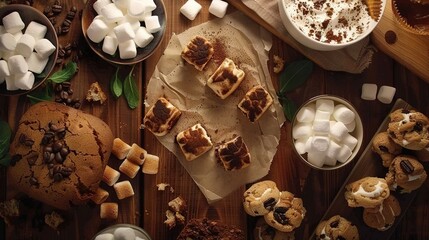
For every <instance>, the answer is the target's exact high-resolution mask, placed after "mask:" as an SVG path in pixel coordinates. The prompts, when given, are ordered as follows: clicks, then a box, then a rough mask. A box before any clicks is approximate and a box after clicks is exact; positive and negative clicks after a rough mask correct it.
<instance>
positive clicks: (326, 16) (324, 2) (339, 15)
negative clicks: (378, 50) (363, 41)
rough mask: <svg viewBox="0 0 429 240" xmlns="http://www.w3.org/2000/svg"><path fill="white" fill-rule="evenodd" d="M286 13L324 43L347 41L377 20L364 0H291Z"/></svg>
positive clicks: (354, 37) (312, 36) (311, 35)
mask: <svg viewBox="0 0 429 240" xmlns="http://www.w3.org/2000/svg"><path fill="white" fill-rule="evenodd" d="M284 4H285V7H286V11H287V14H288V15H289V16H290V18H291V20H292V21H293V22H294V23H295V25H296V27H297V28H298V29H300V30H301V31H302V32H303V33H304V34H305V35H307V36H309V37H311V38H313V39H315V40H317V41H320V42H324V43H346V42H350V41H352V40H354V39H356V38H357V37H359V36H360V35H361V34H362V33H363V32H365V31H366V29H368V28H369V26H370V24H371V23H374V22H375V21H374V20H373V19H372V18H371V17H370V16H369V13H368V7H367V6H366V5H365V3H364V1H361V0H289V1H285V2H284Z"/></svg>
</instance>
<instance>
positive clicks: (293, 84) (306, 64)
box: [279, 59, 314, 95]
mask: <svg viewBox="0 0 429 240" xmlns="http://www.w3.org/2000/svg"><path fill="white" fill-rule="evenodd" d="M313 66H314V64H313V62H311V61H310V60H307V59H304V60H298V61H295V62H291V63H289V64H288V65H287V66H286V68H285V69H284V70H283V72H282V73H281V74H280V91H279V93H280V95H283V94H285V93H287V92H290V91H292V90H294V89H296V88H297V87H299V86H301V85H302V84H304V83H305V81H307V79H308V78H309V77H310V75H311V73H312V72H313Z"/></svg>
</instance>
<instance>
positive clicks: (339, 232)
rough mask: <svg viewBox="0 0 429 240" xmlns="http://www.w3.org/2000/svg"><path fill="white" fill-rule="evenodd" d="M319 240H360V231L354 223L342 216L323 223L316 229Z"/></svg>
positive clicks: (336, 216)
mask: <svg viewBox="0 0 429 240" xmlns="http://www.w3.org/2000/svg"><path fill="white" fill-rule="evenodd" d="M316 239H318V240H328V239H329V240H340V239H344V240H359V231H358V229H357V227H356V225H354V224H353V223H351V222H350V221H349V220H347V219H346V218H343V217H341V216H340V215H335V216H333V217H331V218H329V219H328V220H325V221H322V222H320V223H319V225H317V227H316Z"/></svg>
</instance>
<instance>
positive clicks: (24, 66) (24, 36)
mask: <svg viewBox="0 0 429 240" xmlns="http://www.w3.org/2000/svg"><path fill="white" fill-rule="evenodd" d="M2 23H3V25H0V58H1V60H0V84H2V83H3V82H6V89H7V90H9V91H13V90H19V89H22V90H30V89H31V88H32V87H33V84H34V80H35V76H34V74H40V73H42V72H43V70H44V69H45V67H46V64H47V63H48V60H49V56H50V55H51V54H52V53H54V52H55V50H56V47H55V46H54V44H52V43H51V42H50V41H49V40H48V39H46V38H45V35H46V32H47V31H48V28H47V27H46V26H45V25H43V24H40V23H38V22H35V21H31V22H30V23H29V24H28V25H27V26H25V23H24V22H23V21H22V19H21V16H20V15H19V13H18V12H16V11H14V12H11V13H9V14H8V15H6V16H5V17H3V19H2ZM24 29H25V31H24V32H23V30H24Z"/></svg>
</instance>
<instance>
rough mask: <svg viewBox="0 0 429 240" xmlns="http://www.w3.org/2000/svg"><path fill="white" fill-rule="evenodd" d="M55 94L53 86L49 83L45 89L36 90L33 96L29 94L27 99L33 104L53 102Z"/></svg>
mask: <svg viewBox="0 0 429 240" xmlns="http://www.w3.org/2000/svg"><path fill="white" fill-rule="evenodd" d="M53 92H54V89H53V86H52V84H50V83H47V84H46V86H45V87H42V88H39V89H37V90H35V91H34V92H32V94H27V97H28V98H29V99H30V102H31V104H36V103H38V102H44V101H51V100H52V96H53Z"/></svg>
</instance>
